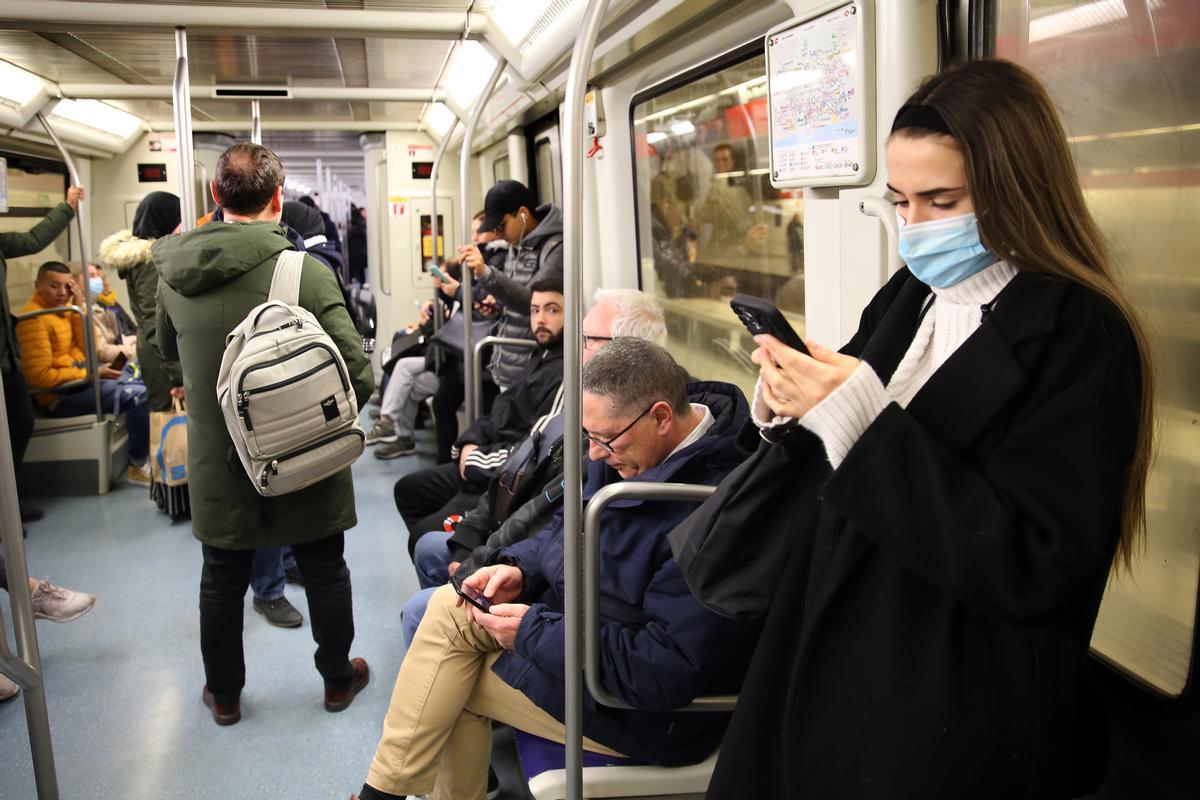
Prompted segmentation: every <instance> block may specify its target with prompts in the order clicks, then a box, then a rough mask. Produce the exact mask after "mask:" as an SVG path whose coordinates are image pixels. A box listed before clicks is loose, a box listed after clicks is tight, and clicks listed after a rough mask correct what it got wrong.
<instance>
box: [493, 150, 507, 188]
mask: <svg viewBox="0 0 1200 800" xmlns="http://www.w3.org/2000/svg"><path fill="white" fill-rule="evenodd" d="M511 177H512V172H511V171H510V170H509V168H508V156H500V157H499V158H497V159H496V160H495V161H493V162H492V178H494V179H495V181H496V183H499V182H500V181H506V180H508V179H509V178H511Z"/></svg>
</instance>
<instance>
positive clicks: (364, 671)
mask: <svg viewBox="0 0 1200 800" xmlns="http://www.w3.org/2000/svg"><path fill="white" fill-rule="evenodd" d="M350 668H351V669H352V670H353V671H354V676H353V677H352V678H351V679H350V685H349V686H347V687H346V688H345V689H333V690H331V689H326V690H325V710H326V711H344V710H345V709H346V708H348V707H349V706H350V703H351V702H353V700H354V695H356V694H358V693H359V692H361V691H362V690H363V687H364V686H366V685H367V683H369V682H370V680H371V668H370V667H368V666H367V662H366V660H365V659H362V658H352V659H350Z"/></svg>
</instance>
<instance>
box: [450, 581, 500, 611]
mask: <svg viewBox="0 0 1200 800" xmlns="http://www.w3.org/2000/svg"><path fill="white" fill-rule="evenodd" d="M463 580H465V579H464V578H460V577H458V576H457V575H453V576H451V578H450V583H451V584H452V585H453V586H454V591H456V592H458V596H459V597H461V598H462V599H463V600H466V601H467V602H468V603H470V604H471V605H473V606H475V607H476V608H478V609H479V610H480V611H482V612H483V613H485V614H490V613H492V612H491V608H492V601H491V600H488V599H487V598H486V597H484V596H483V595H482V594H481V593H479V592H477V591H475V590H474V589H472V588H471V587H470V586H467V585H466V584H464V583H463Z"/></svg>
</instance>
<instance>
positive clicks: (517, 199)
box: [458, 181, 563, 390]
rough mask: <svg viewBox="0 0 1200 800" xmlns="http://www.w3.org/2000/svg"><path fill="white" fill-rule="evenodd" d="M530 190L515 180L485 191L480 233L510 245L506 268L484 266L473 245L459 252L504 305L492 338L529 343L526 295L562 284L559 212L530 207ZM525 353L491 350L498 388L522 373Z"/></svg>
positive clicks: (547, 207)
mask: <svg viewBox="0 0 1200 800" xmlns="http://www.w3.org/2000/svg"><path fill="white" fill-rule="evenodd" d="M534 205H535V201H534V198H533V192H531V191H530V190H529V189H528V188H527V187H526V186H525V185H524V184H522V183H520V182H518V181H500V182H498V183H497V184H496V185H495V186H493V187H492V188H491V189H489V190H488V193H487V197H485V198H484V201H483V209H484V214H485V216H484V218H483V220H482V221H481V222H480V223H479V230H481V231H496V232H497V233H499V234H500V236H501V238H503V239H504V240H505V241H506V242H508V253H507V256H506V258H505V262H504V270H503V271H499V270H497V269H495V268H494V267H491V266H488V263H487V261H486V260H485V257H484V254H483V253H482V252H480V250H479V247H478V246H476V245H474V244H469V245H464V246H463V247H460V248H458V255H459V257H460V258H462V260H463V266H464V267H466V268H467V269H470V270H471V273H472V274H473V275H474V276H475V278H476V279H477V280H478V281H479V286H480V288H481V289H484V290H486V291H487V292H488V293H489V294H490V296H491V297H492V298H493V299H494V300H495V301H497V302H498V303H499V305H500V306H502V310H501V313H500V319H499V320H498V321H497V323H496V327H495V330H494V331H493V333H494V334H495V335H496V336H504V337H511V338H517V339H531V338H533V337H532V336H530V333H529V331H530V328H529V319H528V315H527V314H526V309H527V308H529V295H530V293H531V290H532V286H533V284H534V283H535V282H537V281H541V280H546V279H556V280H558V281H560V282H561V281H562V274H563V271H562V247H560V246H559V245H561V244H562V214H561V213H560V212H559V210H558V207H557V206H555V205H554V204H553V203H547V204H545V205H543V206H538V207H537V208H536V209H535V208H534ZM526 363H527V362H526V351H525V350H523V349H520V348H514V347H495V348H493V349H492V361H491V364H490V365H489V368H490V369H491V372H492V378H493V379H494V380H495V381H496V385H497V386H499V387H500V388H501V389H502V390H507V389H509V388H511V387H512V386H513V385H514V384H516V383H517V382H518V381H519V380H521V377H522V376H523V375H524V373H525V368H526Z"/></svg>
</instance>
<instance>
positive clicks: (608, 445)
mask: <svg viewBox="0 0 1200 800" xmlns="http://www.w3.org/2000/svg"><path fill="white" fill-rule="evenodd" d="M656 402H657V401H656ZM655 404H656V403H651V404H650V405H648V406H646V410H645V411H643V412H642V413H640V414H638V415H637V416H636V417H634V419H633V422H631V423H629V424H628V425H626V426H625V427H624V428H621V430H619V431H617V433H616V435H614V436H613V437H612V438H611V439H609V440H608V441H605V440H603V439H597V438H596V437H595V436H593V435H592V434H591V433H589V432H588V429H587V428H584V429H583V440H584V441H585V442H591V443H592V444H594V445H596V446H597V447H599V448H600V449H601V450H603V451H604V452H606V453H608V454H609V455H610V456H611V455H616V452H617V451H616V450H615V449H614V448H613V442H615V441H616V440H617V439H620V438H621V437H622V436H624V435H625V434H627V433H629V429H630V428H632V427H633V426H634V425H637V424H638V422H639V421H640V420H641V418H642V417H644V416H646V415H647V414H649V413H650V409H652V408H654V406H655Z"/></svg>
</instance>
